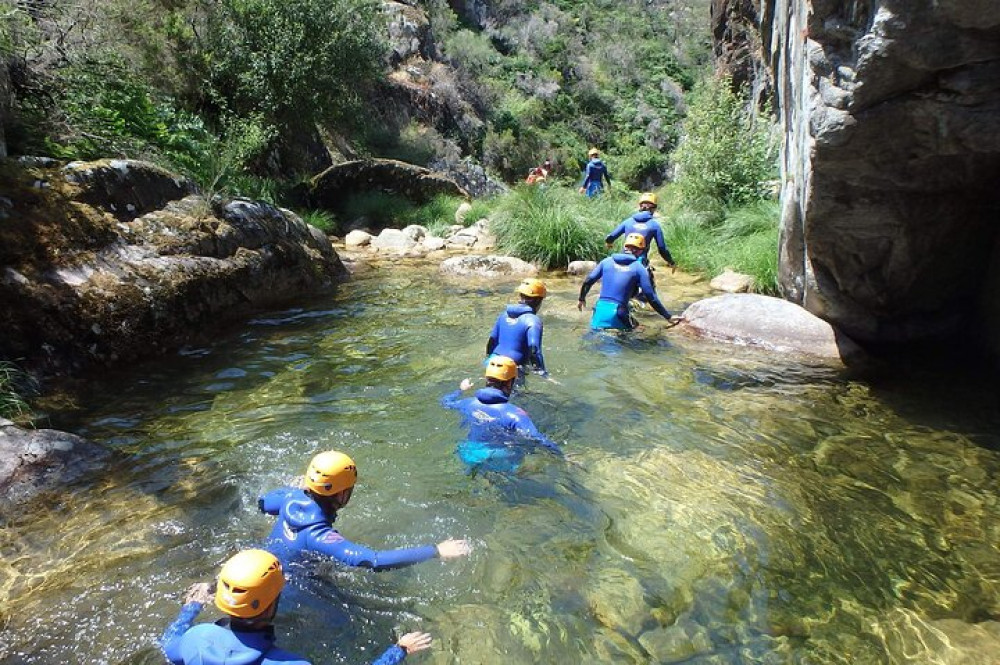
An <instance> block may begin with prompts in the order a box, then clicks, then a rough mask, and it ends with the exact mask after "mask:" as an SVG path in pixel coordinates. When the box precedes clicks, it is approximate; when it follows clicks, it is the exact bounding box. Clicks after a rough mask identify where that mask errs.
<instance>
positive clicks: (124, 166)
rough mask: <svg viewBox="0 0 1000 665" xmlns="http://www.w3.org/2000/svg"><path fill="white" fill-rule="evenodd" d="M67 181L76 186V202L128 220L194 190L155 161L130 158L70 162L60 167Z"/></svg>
mask: <svg viewBox="0 0 1000 665" xmlns="http://www.w3.org/2000/svg"><path fill="white" fill-rule="evenodd" d="M63 172H64V176H65V178H66V181H67V182H70V183H74V184H76V185H78V186H79V188H80V191H79V192H78V193H77V194H76V195H75V196H74V198H75V199H76V200H77V201H81V202H83V203H87V204H90V205H92V206H96V207H99V208H102V209H104V210H107V211H109V212H111V213H112V214H113V215H114V216H115V217H117V218H118V219H119V220H121V221H131V220H133V219H135V218H136V217H138V216H140V215H144V214H145V213H147V212H151V211H153V210H158V209H159V208H162V207H163V206H164V205H166V204H167V203H168V202H170V201H176V200H177V199H182V198H184V197H185V196H187V195H188V194H193V193H194V192H195V186H194V184H193V183H192V182H191V181H189V180H187V179H186V178H182V177H181V176H178V175H177V174H175V173H171V172H169V171H167V170H166V169H162V168H160V167H159V166H156V165H155V164H150V163H148V162H140V161H136V160H131V159H104V160H100V161H97V162H70V163H69V164H67V165H66V166H65V167H63Z"/></svg>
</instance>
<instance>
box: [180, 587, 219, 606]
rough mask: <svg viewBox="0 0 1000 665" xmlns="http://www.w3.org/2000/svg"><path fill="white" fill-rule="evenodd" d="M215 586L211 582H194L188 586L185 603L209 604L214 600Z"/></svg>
mask: <svg viewBox="0 0 1000 665" xmlns="http://www.w3.org/2000/svg"><path fill="white" fill-rule="evenodd" d="M213 586H214V585H213V584H211V583H210V582H198V583H197V584H192V585H191V586H190V587H189V588H188V590H187V593H186V594H184V604H185V605H187V604H188V603H201V604H202V605H208V604H209V603H211V602H212V597H213V588H212V587H213Z"/></svg>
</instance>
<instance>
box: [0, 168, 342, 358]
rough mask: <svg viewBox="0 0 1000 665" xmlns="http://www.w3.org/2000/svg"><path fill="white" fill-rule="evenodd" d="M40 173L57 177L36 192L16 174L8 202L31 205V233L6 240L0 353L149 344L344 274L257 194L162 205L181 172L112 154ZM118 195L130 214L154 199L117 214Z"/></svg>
mask: <svg viewBox="0 0 1000 665" xmlns="http://www.w3.org/2000/svg"><path fill="white" fill-rule="evenodd" d="M133 173H138V174H139V175H136V176H135V177H133V176H132V175H131V174H133ZM45 176H46V177H47V178H48V179H50V180H51V181H52V182H53V183H54V186H53V187H52V188H50V189H48V190H45V191H41V192H37V193H36V192H32V190H26V189H25V185H24V183H23V182H21V183H15V188H14V189H13V192H14V193H13V194H12V196H13V197H14V199H15V200H14V203H15V208H16V207H17V206H18V205H23V207H24V208H25V210H27V211H28V215H30V214H31V213H32V211H33V209H34V210H40V211H41V213H40V214H37V215H36V216H35V217H34V218H32V217H29V216H24V217H21V218H19V222H18V223H19V224H21V225H22V226H23V227H24V229H25V232H28V231H30V232H31V233H33V234H34V236H33V239H32V241H31V242H33V243H37V244H36V245H27V244H25V243H22V245H19V246H14V247H5V248H4V251H5V252H6V254H5V260H6V261H7V263H8V264H9V265H7V266H6V267H5V269H4V271H3V272H2V273H0V302H3V303H4V314H5V318H4V334H3V335H2V336H0V356H2V357H14V358H26V359H27V360H28V362H29V363H30V364H31V365H32V366H33V367H38V368H39V369H41V370H42V371H55V372H71V371H74V370H77V369H81V368H83V367H85V366H88V365H90V366H93V365H108V364H113V363H116V362H121V361H124V360H127V359H133V358H139V357H141V356H144V355H150V354H153V353H157V352H159V351H162V350H164V349H167V348H171V347H174V346H176V345H179V344H182V343H184V341H185V340H187V339H189V338H190V337H191V336H192V335H194V334H196V333H197V332H198V331H199V330H201V329H203V328H205V326H206V325H209V324H212V323H217V322H219V321H221V320H225V319H227V318H230V319H231V318H234V317H238V316H241V315H243V314H245V313H247V312H249V311H251V310H253V309H256V308H259V307H264V306H268V305H272V304H276V303H279V302H281V301H283V300H288V299H289V298H291V297H294V296H295V295H298V294H302V293H305V292H308V291H311V290H317V289H321V288H325V287H329V286H331V285H332V284H333V283H335V282H336V281H337V280H339V279H341V278H343V277H346V274H347V273H346V270H345V269H344V267H343V265H342V264H341V262H340V259H339V257H338V256H337V255H336V253H335V252H334V251H333V248H332V246H331V245H330V242H329V240H328V239H327V238H326V236H325V235H324V234H323V233H322V232H319V231H318V230H317V229H314V228H313V227H310V226H309V225H307V224H306V223H305V222H303V221H302V219H301V218H299V217H298V216H297V215H295V214H294V213H291V212H290V211H286V210H280V209H278V208H275V207H274V206H271V205H269V204H266V203H261V202H255V201H249V200H245V199H236V200H231V201H223V200H215V201H213V202H211V203H210V202H208V201H205V200H204V199H203V198H202V197H200V196H194V195H192V196H186V197H184V198H182V199H180V200H172V201H170V202H168V203H166V204H161V200H162V199H163V198H166V197H169V196H175V195H182V194H183V192H184V191H186V190H185V187H184V184H183V181H181V180H180V179H175V178H174V177H173V176H170V174H167V175H166V176H164V175H163V174H161V173H160V172H159V170H158V169H155V167H154V169H145V167H144V166H139V167H136V166H135V164H134V163H122V164H116V162H115V160H112V161H110V162H96V163H93V164H77V165H72V166H71V167H66V168H65V169H64V170H61V171H46V172H45ZM31 177H34V176H33V175H31V174H26V175H25V178H31ZM147 181H151V182H152V184H151V185H150V188H149V189H146V185H145V184H144V183H146V182H147ZM118 185H120V186H121V187H122V188H123V190H124V191H123V192H120V191H118V190H117V189H116V186H118ZM28 192H30V193H28ZM122 201H134V202H135V203H134V204H132V205H133V207H134V208H135V209H134V210H131V211H128V213H127V215H128V216H131V215H133V214H134V213H137V212H142V211H143V210H145V209H146V208H147V207H149V206H160V207H158V208H157V209H154V210H152V211H150V212H146V213H145V214H142V215H140V216H136V217H134V218H132V219H130V220H129V221H123V220H122V219H121V217H117V218H116V214H117V212H116V211H112V210H111V207H112V206H115V207H116V208H117V206H118V203H115V202H122ZM27 203H30V204H31V205H30V206H29V205H27ZM126 210H127V208H126ZM116 219H117V221H116ZM8 221H9V220H8ZM11 226H12V224H8V225H7V227H11ZM7 227H5V228H7ZM5 237H9V238H11V239H12V240H16V239H17V238H18V237H23V233H22V234H20V235H16V234H12V235H10V236H5ZM7 244H9V243H7Z"/></svg>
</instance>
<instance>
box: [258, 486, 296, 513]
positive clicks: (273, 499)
mask: <svg viewBox="0 0 1000 665" xmlns="http://www.w3.org/2000/svg"><path fill="white" fill-rule="evenodd" d="M290 491H292V488H290V487H282V488H281V489H276V490H271V491H270V492H268V493H267V494H265V495H264V496H262V497H260V498H259V499H257V507H258V508H259V509H260V512H262V513H267V514H268V515H277V514H278V513H279V512H280V511H281V506H282V505H284V503H285V499H286V498H287V497H288V493H289V492H290Z"/></svg>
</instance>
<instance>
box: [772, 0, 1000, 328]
mask: <svg viewBox="0 0 1000 665" xmlns="http://www.w3.org/2000/svg"><path fill="white" fill-rule="evenodd" d="M761 5H762V6H761V11H760V18H761V30H762V37H763V46H764V49H765V55H766V57H767V59H768V61H769V63H770V65H771V66H772V68H773V70H774V74H775V79H776V89H777V90H778V91H779V94H778V100H779V106H780V109H779V111H780V119H781V122H782V123H783V125H784V130H785V141H784V148H783V152H782V174H783V177H782V193H781V196H782V201H783V210H782V222H781V249H780V251H781V257H780V281H781V286H782V289H783V292H784V294H785V295H786V297H788V298H789V299H791V300H793V301H794V302H797V303H800V304H802V305H803V306H804V307H805V308H806V309H808V310H809V311H810V312H813V313H814V314H817V315H818V316H820V317H822V318H824V319H826V320H828V321H830V322H832V323H834V324H835V325H837V326H838V327H839V328H841V329H842V330H844V331H845V332H846V333H848V334H849V335H851V336H852V337H855V338H856V339H858V340H859V341H878V342H895V341H910V340H916V339H921V338H927V337H931V336H937V335H942V334H951V333H954V332H956V331H958V330H959V329H960V328H961V327H962V326H963V325H965V323H964V322H967V321H969V320H972V321H983V320H985V321H986V325H987V326H989V325H996V323H995V322H997V321H1000V315H998V314H1000V297H997V296H998V295H1000V292H998V286H1000V285H998V284H997V283H996V280H991V279H988V278H987V275H988V274H995V273H996V269H995V268H993V269H992V270H991V266H992V265H993V264H994V263H995V261H996V260H997V257H998V256H1000V252H998V251H997V247H998V240H1000V236H998V232H997V225H996V220H997V218H998V217H1000V187H997V183H998V182H1000V3H997V2H990V1H985V0H983V1H977V2H970V1H968V0H940V1H938V2H910V1H904V0H886V1H883V2H873V1H866V2H852V3H840V2H815V1H814V2H805V1H804V0H769V1H766V2H763V3H761ZM984 284H985V285H986V288H987V290H988V291H989V293H987V294H984V295H983V296H981V297H980V296H979V294H980V293H981V291H982V289H983V286H984ZM991 322H993V323H992V324H991ZM998 332H1000V328H995V329H990V328H987V331H986V332H985V334H983V335H982V336H983V337H986V338H989V339H992V340H997V339H1000V334H997V333H998Z"/></svg>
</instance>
